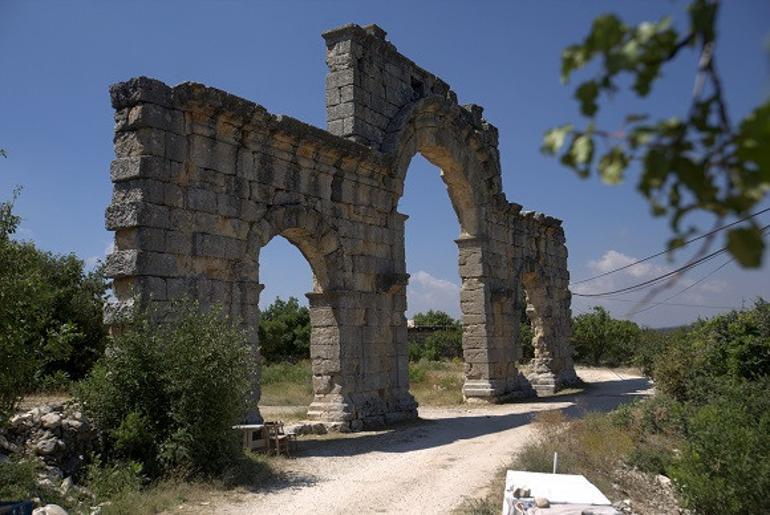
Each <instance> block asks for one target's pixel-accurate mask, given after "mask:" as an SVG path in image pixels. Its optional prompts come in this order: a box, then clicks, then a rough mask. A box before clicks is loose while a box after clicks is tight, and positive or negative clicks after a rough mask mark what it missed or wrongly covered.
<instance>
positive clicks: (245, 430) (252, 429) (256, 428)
mask: <svg viewBox="0 0 770 515" xmlns="http://www.w3.org/2000/svg"><path fill="white" fill-rule="evenodd" d="M233 429H236V430H238V431H240V432H241V433H242V434H243V448H244V449H248V450H250V451H256V450H259V451H262V450H267V434H266V433H267V431H266V428H265V425H264V424H239V425H237V426H233ZM255 435H258V436H257V437H256V438H255V437H254V436H255Z"/></svg>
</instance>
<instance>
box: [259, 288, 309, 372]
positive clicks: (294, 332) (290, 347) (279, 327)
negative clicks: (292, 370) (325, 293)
mask: <svg viewBox="0 0 770 515" xmlns="http://www.w3.org/2000/svg"><path fill="white" fill-rule="evenodd" d="M259 344H260V349H261V353H262V357H263V358H264V360H265V361H266V362H268V363H276V362H279V361H292V362H295V361H298V360H301V359H308V358H309V357H310V312H309V311H308V309H307V308H306V307H304V306H300V305H299V301H298V300H297V299H296V298H295V297H290V298H289V300H288V301H284V300H281V298H280V297H277V298H276V299H275V302H273V303H272V304H270V306H268V307H267V309H265V310H264V311H262V313H261V317H260V321H259Z"/></svg>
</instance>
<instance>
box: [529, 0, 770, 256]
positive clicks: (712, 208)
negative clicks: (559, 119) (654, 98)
mask: <svg viewBox="0 0 770 515" xmlns="http://www.w3.org/2000/svg"><path fill="white" fill-rule="evenodd" d="M719 7H720V2H719V1H718V0H694V1H692V2H691V3H690V4H689V6H688V14H689V26H688V28H687V29H686V30H685V31H684V32H682V31H680V30H678V29H677V28H675V27H673V26H672V22H671V19H670V18H668V17H667V18H663V19H662V20H660V21H658V22H644V23H641V24H639V25H637V26H629V25H627V24H625V23H623V21H622V20H620V19H619V18H618V17H617V16H615V15H613V14H607V15H604V16H600V17H598V18H596V19H595V20H594V22H593V26H592V27H591V31H590V32H589V34H588V36H587V37H586V38H585V39H584V40H583V41H582V42H581V43H578V44H575V45H571V46H569V47H567V48H566V49H565V50H564V51H563V52H562V60H561V79H562V81H563V82H565V83H566V82H567V81H568V80H569V79H570V77H571V76H572V75H573V73H574V72H575V71H577V70H580V69H583V68H585V67H586V66H588V65H589V64H593V63H594V61H598V63H596V64H598V67H593V66H592V67H591V69H592V70H593V69H596V73H595V74H594V75H593V76H592V77H590V78H588V79H587V80H585V81H583V82H582V83H580V85H578V87H577V88H576V90H575V99H576V100H577V101H578V103H579V104H580V112H581V113H582V115H583V116H584V117H586V118H588V119H589V121H588V124H587V125H586V126H585V128H582V129H580V128H577V127H576V126H575V125H573V124H566V125H562V126H560V127H556V128H554V129H551V130H549V131H548V132H547V133H546V135H545V139H544V143H543V147H542V150H543V152H544V153H546V154H549V155H558V154H560V156H561V157H560V160H561V163H562V164H564V165H565V166H567V167H569V168H571V169H573V170H574V171H575V172H577V173H578V175H580V176H581V177H588V176H590V175H591V173H592V171H594V170H596V171H597V173H598V175H599V176H600V177H601V178H602V180H603V181H604V182H606V183H608V184H617V183H619V182H621V181H622V180H623V179H624V175H625V172H626V170H627V169H628V168H629V167H631V166H632V165H633V164H634V163H638V164H639V169H640V173H639V179H638V181H637V188H638V190H639V191H640V193H641V194H642V195H643V196H644V197H645V198H646V199H647V200H648V202H649V204H650V207H651V209H652V214H653V215H654V216H666V217H667V218H668V220H669V223H670V225H671V231H672V233H673V236H672V238H671V239H670V240H669V242H668V247H669V249H670V250H674V249H676V248H677V247H679V246H681V245H682V244H683V242H684V241H685V240H686V239H687V238H688V237H690V236H691V235H693V234H695V233H697V232H699V229H698V228H697V227H695V226H692V225H688V226H687V227H685V224H684V219H685V216H686V215H688V214H690V213H694V212H706V213H710V214H712V215H714V216H715V217H716V223H715V225H719V224H720V223H721V220H722V219H723V218H725V217H729V216H735V217H739V218H743V217H746V216H747V215H749V213H750V212H751V210H752V209H753V208H754V207H755V206H757V204H759V203H760V202H761V201H762V200H763V199H764V198H765V197H766V195H767V193H768V191H770V152H768V151H767V142H768V141H770V100H768V101H765V102H764V103H762V104H760V105H759V106H757V108H756V109H754V110H753V111H751V112H750V113H749V114H748V115H747V116H746V117H745V118H743V119H742V120H740V121H739V122H737V123H733V122H732V120H731V119H730V116H729V113H728V110H727V105H726V102H725V95H724V91H723V88H722V82H721V79H720V76H719V74H718V73H717V67H716V62H715V51H716V45H717V19H718V14H719ZM685 49H695V50H696V51H697V52H698V54H699V62H698V68H697V73H696V77H695V86H694V91H693V95H692V98H691V99H689V108H688V109H687V112H686V114H685V115H684V117H683V118H679V117H676V116H672V117H671V118H668V119H665V120H658V121H651V120H650V119H649V116H648V115H646V114H636V113H634V114H629V115H628V116H626V117H625V123H624V124H623V126H622V127H619V128H616V129H614V130H607V129H601V128H599V127H598V126H597V124H596V115H597V113H598V112H599V109H600V98H601V97H602V96H603V95H606V96H608V97H609V96H611V95H612V94H614V93H615V92H617V91H618V90H619V88H620V86H619V81H620V80H623V79H625V78H626V77H628V78H630V79H631V81H632V87H631V89H632V90H633V92H634V93H635V94H636V95H637V96H639V97H646V96H647V95H649V94H650V92H651V91H652V87H653V85H654V83H655V81H656V80H657V79H658V78H659V77H660V75H661V70H662V68H663V66H664V65H670V64H672V63H673V62H674V61H675V59H676V58H678V57H681V56H682V54H684V52H685ZM683 100H684V99H683ZM685 103H686V102H685V101H683V104H685ZM597 141H599V142H602V143H603V145H602V150H601V151H600V150H599V148H597ZM706 242H707V244H708V242H709V240H706ZM726 247H727V249H728V251H729V252H730V254H732V255H733V256H734V257H735V259H736V260H737V261H738V262H739V263H740V264H741V265H742V266H744V267H759V266H760V265H761V263H762V256H763V253H764V242H763V240H762V228H760V227H759V225H758V224H757V222H756V221H755V220H754V219H751V220H749V221H746V222H744V223H742V224H740V225H738V226H737V227H735V228H733V229H730V230H729V231H728V232H727V234H726ZM704 250H705V247H704Z"/></svg>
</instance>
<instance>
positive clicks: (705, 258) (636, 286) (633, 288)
mask: <svg viewBox="0 0 770 515" xmlns="http://www.w3.org/2000/svg"><path fill="white" fill-rule="evenodd" d="M768 209H769V210H770V208H768ZM768 228H770V225H766V226H764V227H762V228H761V229H760V230H761V232H762V233H764V232H765V231H766V230H767V229H768ZM725 252H727V246H725V247H722V248H721V249H719V250H716V251H714V252H712V253H711V254H707V255H706V256H703V257H701V258H698V259H695V260H693V261H690V262H689V263H687V264H685V265H683V266H681V267H679V268H677V269H675V270H672V271H670V272H667V273H665V274H662V275H659V276H657V277H653V278H652V279H649V280H647V281H643V282H641V283H638V284H634V285H632V286H627V287H625V288H620V289H617V290H612V291H605V292H601V293H573V294H572V295H574V296H576V297H606V296H609V295H617V294H618V293H630V292H635V291H639V290H643V289H646V288H649V287H650V286H653V285H655V284H657V283H659V282H661V281H663V280H664V279H667V278H669V277H671V276H674V275H679V274H681V273H683V272H686V271H687V270H691V269H693V268H695V267H696V266H699V265H702V264H703V263H706V262H707V261H710V260H712V259H714V258H716V257H717V256H719V255H720V254H723V253H725Z"/></svg>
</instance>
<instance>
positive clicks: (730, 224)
mask: <svg viewBox="0 0 770 515" xmlns="http://www.w3.org/2000/svg"><path fill="white" fill-rule="evenodd" d="M768 211H770V207H768V208H765V209H762V210H760V211H757V212H756V213H752V214H750V215H748V216H747V217H745V218H741V219H740V220H736V221H735V222H732V223H729V224H727V225H723V226H721V227H717V228H716V229H713V230H711V231H709V232H707V233H705V234H701V235H700V236H698V237H696V238H692V239H690V240H687V241H685V242H684V243H682V244H681V245H679V246H678V247H676V248H677V249H680V248H682V247H684V246H686V245H689V244H690V243H693V242H695V241H698V240H702V239H703V238H708V237H709V236H711V235H712V234H716V233H718V232H719V231H723V230H725V229H728V228H730V227H732V226H734V225H737V224H739V223H742V222H745V221H746V220H750V219H751V218H754V217H756V216H759V215H761V214H764V213H767V212H768ZM669 250H670V249H667V250H663V251H660V252H658V253H657V254H653V255H651V256H647V257H645V258H642V259H640V260H638V261H634V262H633V263H629V264H627V265H623V266H621V267H619V268H615V269H614V270H610V271H608V272H604V273H601V274H599V275H595V276H593V277H588V278H587V279H582V280H580V281H576V282H574V283H572V284H571V286H575V285H577V284H582V283H587V282H588V281H593V280H594V279H599V278H600V277H605V276H608V275H610V274H614V273H615V272H620V271H621V270H626V269H627V268H631V267H632V266H636V265H638V264H640V263H644V262H645V261H649V260H651V259H654V258H656V257H659V256H662V255H663V254H666V253H667V252H669Z"/></svg>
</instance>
